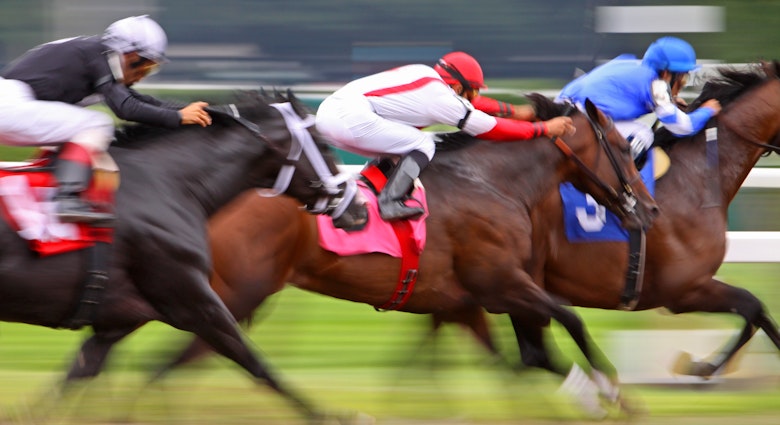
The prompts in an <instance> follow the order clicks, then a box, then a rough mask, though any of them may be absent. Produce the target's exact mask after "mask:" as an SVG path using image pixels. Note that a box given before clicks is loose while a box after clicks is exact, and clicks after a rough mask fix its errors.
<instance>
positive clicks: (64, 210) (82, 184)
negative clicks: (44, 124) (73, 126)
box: [54, 159, 116, 225]
mask: <svg viewBox="0 0 780 425" xmlns="http://www.w3.org/2000/svg"><path fill="white" fill-rule="evenodd" d="M54 177H55V179H56V180H57V184H58V192H57V195H56V196H55V197H54V200H55V201H56V202H57V217H58V218H59V220H60V221H61V222H63V223H96V224H105V225H111V224H113V223H114V221H115V220H116V217H115V216H114V214H111V213H108V212H99V211H94V210H93V209H92V206H91V205H89V203H87V202H85V201H84V200H83V199H81V192H83V191H84V190H86V189H87V187H88V185H89V181H90V179H91V178H92V167H91V166H90V165H88V164H83V163H81V162H76V161H71V160H63V159H58V160H57V162H56V164H55V169H54Z"/></svg>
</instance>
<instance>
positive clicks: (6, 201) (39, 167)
mask: <svg viewBox="0 0 780 425" xmlns="http://www.w3.org/2000/svg"><path fill="white" fill-rule="evenodd" d="M48 165H49V160H48V159H41V160H38V161H36V162H32V163H30V164H26V165H22V166H17V167H11V168H0V210H1V211H2V215H3V218H4V219H5V220H6V221H7V222H8V224H9V225H10V226H11V228H12V229H14V230H16V232H17V233H18V234H19V236H21V237H22V238H23V239H25V240H27V241H28V242H29V245H30V248H31V249H32V250H34V251H36V252H38V253H39V254H40V255H42V256H47V255H54V254H60V253H64V252H69V251H73V250H77V249H84V248H87V247H90V246H92V245H93V244H94V243H95V242H98V241H100V242H109V243H110V242H111V240H112V236H113V229H111V228H99V227H92V226H89V225H86V224H83V223H61V222H59V220H58V219H57V217H56V215H55V212H56V211H55V209H56V203H55V202H54V201H53V200H52V198H53V197H54V194H55V193H56V190H57V183H56V181H55V179H54V176H53V175H52V173H51V170H50V168H49V167H48ZM84 196H86V197H87V199H89V200H90V201H91V202H94V203H96V204H98V205H100V204H104V205H105V204H106V203H110V205H113V190H105V189H101V188H99V187H97V185H96V184H95V182H94V181H93V182H92V185H91V186H90V188H89V189H88V190H87V191H86V192H85V193H84Z"/></svg>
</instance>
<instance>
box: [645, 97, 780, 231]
mask: <svg viewBox="0 0 780 425" xmlns="http://www.w3.org/2000/svg"><path fill="white" fill-rule="evenodd" d="M778 88H780V84H778ZM756 104H760V105H765V106H764V107H763V108H756V107H755V105H756ZM716 120H717V123H718V126H717V138H715V139H713V140H711V141H709V142H708V141H707V137H706V130H705V131H702V132H701V133H699V134H698V135H696V136H695V137H694V139H693V140H683V141H680V142H678V144H677V145H675V146H673V147H672V149H671V151H670V156H671V157H672V160H673V163H675V164H677V167H676V168H675V169H674V170H673V171H672V172H670V174H671V175H670V176H668V177H671V178H667V177H664V179H667V180H669V181H671V182H673V184H666V183H667V182H664V181H662V182H661V184H659V189H660V192H659V194H658V195H659V200H663V199H664V196H665V195H664V192H665V191H667V190H668V191H669V192H670V194H669V195H668V196H669V198H670V199H676V200H679V197H678V196H677V195H679V193H691V195H692V196H690V197H686V198H685V199H687V201H688V202H699V203H702V204H703V203H706V202H708V201H707V199H709V201H712V200H713V199H714V198H717V201H718V202H719V205H721V206H722V208H721V210H722V211H723V215H724V218H725V214H726V208H727V207H728V204H729V203H730V202H731V201H732V199H734V196H736V194H737V192H738V191H739V189H740V187H741V186H742V183H743V182H744V181H745V179H746V178H747V175H748V174H749V173H750V170H751V169H752V168H753V167H754V166H755V165H756V163H757V162H758V160H759V159H760V157H761V155H762V154H763V153H764V149H763V148H761V147H760V146H758V145H756V144H755V143H754V142H761V143H770V142H771V139H772V138H773V137H775V134H776V133H777V131H778V126H779V125H780V124H778V123H780V90H778V93H777V99H776V100H775V99H773V100H770V101H767V102H763V101H761V99H758V100H756V99H755V98H753V97H752V96H751V97H750V98H746V99H742V100H741V101H740V102H735V103H734V104H732V105H731V107H730V108H729V109H728V110H727V111H724V113H722V114H721V115H720V116H718V117H717V118H716ZM715 151H717V156H714V155H713V153H714V152H715ZM713 158H717V161H713ZM673 176H674V177H673ZM694 189H695V190H694ZM713 191H717V193H711V192H713ZM702 204H700V205H692V207H701V206H703V205H702Z"/></svg>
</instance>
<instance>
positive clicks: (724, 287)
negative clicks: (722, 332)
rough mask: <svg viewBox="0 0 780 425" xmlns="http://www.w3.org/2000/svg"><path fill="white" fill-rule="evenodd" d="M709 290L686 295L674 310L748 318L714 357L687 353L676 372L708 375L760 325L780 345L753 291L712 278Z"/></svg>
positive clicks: (718, 367) (675, 367)
mask: <svg viewBox="0 0 780 425" xmlns="http://www.w3.org/2000/svg"><path fill="white" fill-rule="evenodd" d="M704 288H706V290H704V291H697V292H696V293H694V294H692V295H690V296H688V297H683V298H682V301H681V302H679V303H675V304H674V305H673V306H670V307H669V310H670V311H672V312H673V313H675V314H678V313H687V312H695V311H698V312H708V313H735V314H738V315H739V316H741V317H742V318H743V319H744V320H745V325H744V326H743V328H742V330H741V331H740V333H739V334H737V335H736V336H735V337H734V338H733V339H732V341H731V342H729V343H727V344H726V345H725V346H724V347H723V348H722V349H721V350H720V351H719V352H718V353H717V354H713V355H712V356H710V357H711V360H701V361H694V360H693V359H692V358H691V356H690V355H688V354H687V353H684V354H683V355H681V357H680V358H679V359H678V360H677V362H676V363H675V366H674V371H675V372H676V373H680V374H684V375H692V376H701V377H703V378H708V377H710V376H712V375H713V374H715V373H716V372H717V371H719V370H721V368H723V367H724V366H725V365H726V363H728V361H729V360H731V359H732V358H733V357H734V355H735V354H736V353H737V352H738V351H739V349H740V348H742V347H743V346H744V345H745V344H747V342H748V341H749V340H750V339H751V338H752V337H753V335H754V334H755V333H756V331H757V330H758V328H762V329H764V331H765V332H766V333H767V336H769V338H770V339H771V340H772V342H773V343H774V344H775V345H776V346H777V347H778V348H780V334H778V331H777V327H776V326H775V325H774V323H773V321H772V320H771V319H770V318H769V316H768V314H767V313H766V309H765V308H764V305H763V304H762V303H761V301H760V300H759V299H758V298H756V296H755V295H753V294H752V293H750V291H748V290H746V289H743V288H737V287H734V286H731V285H729V284H726V283H724V282H721V281H719V280H716V279H711V280H710V281H709V283H708V284H707V285H705V286H704Z"/></svg>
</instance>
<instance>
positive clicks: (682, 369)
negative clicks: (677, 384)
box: [672, 351, 715, 379]
mask: <svg viewBox="0 0 780 425" xmlns="http://www.w3.org/2000/svg"><path fill="white" fill-rule="evenodd" d="M672 372H673V373H675V374H677V375H687V376H698V377H701V378H704V379H709V378H711V377H712V375H713V374H714V373H715V366H713V365H712V364H710V363H707V362H702V361H697V360H694V359H693V356H692V355H691V354H690V353H687V352H684V351H683V352H681V353H680V355H679V356H677V360H676V361H675V362H674V365H672Z"/></svg>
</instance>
